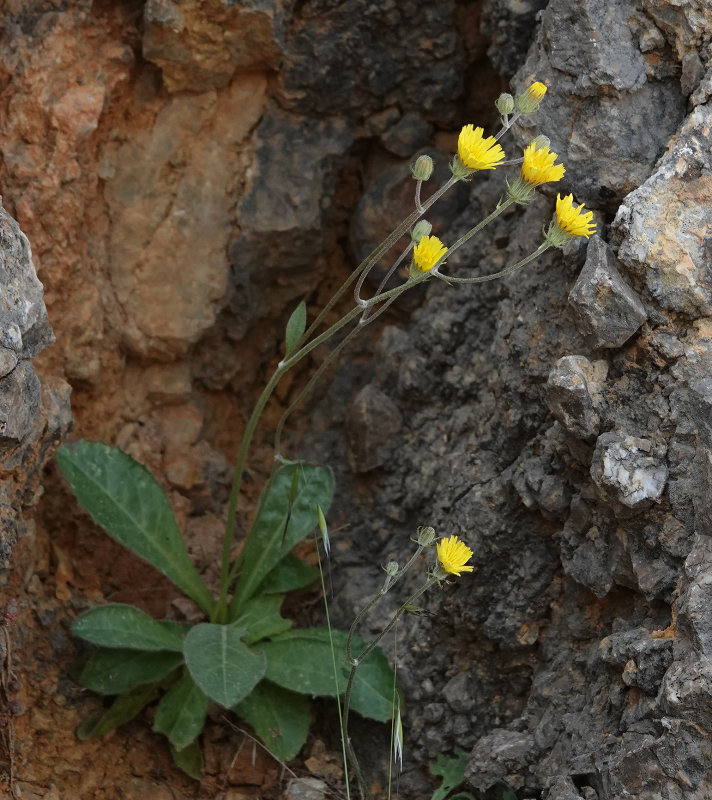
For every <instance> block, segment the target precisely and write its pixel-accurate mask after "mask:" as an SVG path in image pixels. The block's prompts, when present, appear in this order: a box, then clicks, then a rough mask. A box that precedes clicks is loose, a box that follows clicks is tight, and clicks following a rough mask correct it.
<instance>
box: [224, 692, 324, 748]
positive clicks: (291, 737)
mask: <svg viewBox="0 0 712 800" xmlns="http://www.w3.org/2000/svg"><path fill="white" fill-rule="evenodd" d="M310 708H311V702H310V701H309V699H308V698H306V697H304V695H301V694H297V693H296V692H290V691H289V689H283V688H282V687H281V686H276V685H275V684H274V683H270V682H269V681H260V683H258V684H257V686H255V688H254V689H253V690H252V691H251V692H250V694H248V695H247V697H246V698H245V699H244V700H243V701H242V702H240V703H238V705H237V706H235V709H234V710H235V712H236V713H237V714H238V715H239V716H240V717H242V719H244V720H245V722H248V723H249V724H250V725H251V726H252V727H253V728H254V730H255V733H256V734H257V735H258V736H259V737H260V739H262V741H263V742H264V744H265V746H266V747H267V749H268V750H269V751H270V752H271V753H273V754H274V755H275V756H276V757H277V758H278V759H280V760H281V761H291V760H292V759H293V758H294V756H296V755H297V753H298V752H299V751H300V750H301V749H302V747H303V746H304V742H306V740H307V734H308V733H309V717H310V714H309V711H310Z"/></svg>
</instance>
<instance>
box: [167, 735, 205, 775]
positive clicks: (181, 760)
mask: <svg viewBox="0 0 712 800" xmlns="http://www.w3.org/2000/svg"><path fill="white" fill-rule="evenodd" d="M169 747H170V748H171V755H172V756H173V761H174V763H175V765H176V766H177V767H178V768H179V769H182V770H183V772H185V774H186V775H190V777H191V778H195V780H196V781H199V780H200V779H201V777H202V776H203V754H202V752H201V751H200V745H199V744H198V741H197V739H196V740H195V741H194V742H191V743H190V744H189V745H188V746H187V747H184V748H183V749H182V750H176V749H175V747H173V745H172V744H170V742H169Z"/></svg>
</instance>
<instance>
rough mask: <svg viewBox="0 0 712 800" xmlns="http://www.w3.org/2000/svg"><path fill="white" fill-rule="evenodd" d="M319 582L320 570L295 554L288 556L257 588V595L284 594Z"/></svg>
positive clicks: (288, 554)
mask: <svg viewBox="0 0 712 800" xmlns="http://www.w3.org/2000/svg"><path fill="white" fill-rule="evenodd" d="M318 580H319V570H318V569H316V568H315V567H312V566H311V565H310V564H307V563H306V561H303V560H302V559H301V558H298V557H297V556H295V555H294V554H293V553H287V555H286V556H285V557H284V558H283V559H282V560H281V561H280V562H279V564H277V566H276V567H275V568H274V569H273V570H272V571H271V572H270V573H269V574H268V575H267V577H266V578H265V579H264V580H263V581H262V583H260V585H259V586H258V587H257V592H256V594H257V595H264V594H284V593H286V592H293V591H295V590H296V589H303V588H304V587H305V586H310V585H311V584H312V583H316V581H318Z"/></svg>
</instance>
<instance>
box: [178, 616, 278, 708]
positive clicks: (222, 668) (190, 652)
mask: <svg viewBox="0 0 712 800" xmlns="http://www.w3.org/2000/svg"><path fill="white" fill-rule="evenodd" d="M246 632H247V631H246V630H245V629H244V628H234V627H232V626H231V625H213V624H212V623H210V622H203V623H201V624H200V625H196V626H195V627H194V628H193V629H192V630H191V631H190V633H189V634H188V635H187V636H186V637H185V641H184V642H183V655H184V657H185V663H186V665H187V666H188V669H189V670H190V674H191V677H192V678H193V680H194V681H195V682H196V683H197V684H198V686H199V687H200V688H201V689H202V690H203V691H204V692H205V694H207V695H208V697H210V698H211V699H212V700H215V701H216V702H218V703H220V705H223V706H225V707H226V708H230V706H234V705H236V704H237V703H239V702H240V700H242V699H243V698H244V697H246V696H247V695H248V694H249V693H250V692H251V691H252V689H253V688H254V687H255V686H256V685H257V684H258V683H259V681H260V679H261V678H262V676H263V675H264V674H265V667H266V659H265V656H264V654H263V653H259V652H258V653H253V652H252V651H251V650H249V649H248V648H247V647H246V646H245V644H244V642H242V641H241V639H242V637H243V636H244V635H245V633H246Z"/></svg>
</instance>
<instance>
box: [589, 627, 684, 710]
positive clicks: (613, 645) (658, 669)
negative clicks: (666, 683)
mask: <svg viewBox="0 0 712 800" xmlns="http://www.w3.org/2000/svg"><path fill="white" fill-rule="evenodd" d="M672 651H673V641H672V639H662V638H652V637H651V635H650V632H649V631H648V630H646V629H645V628H636V629H634V630H631V631H625V632H623V633H614V634H611V635H610V636H607V637H606V638H605V639H602V640H601V642H600V644H599V646H598V656H599V657H600V658H601V659H602V660H603V661H604V662H605V663H607V664H612V665H615V666H616V667H620V668H622V669H623V670H624V671H623V675H622V677H623V682H624V683H625V684H626V685H627V686H638V687H640V688H641V689H642V690H643V691H644V692H645V693H646V694H649V695H652V696H655V695H657V693H658V689H659V688H660V683H661V681H662V679H663V676H664V675H665V672H666V671H667V669H668V667H669V666H670V664H672V660H673V652H672Z"/></svg>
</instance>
